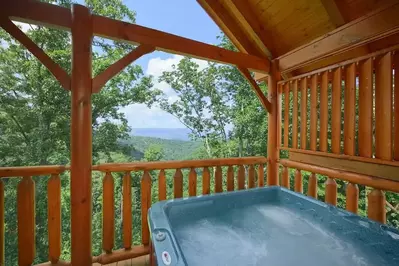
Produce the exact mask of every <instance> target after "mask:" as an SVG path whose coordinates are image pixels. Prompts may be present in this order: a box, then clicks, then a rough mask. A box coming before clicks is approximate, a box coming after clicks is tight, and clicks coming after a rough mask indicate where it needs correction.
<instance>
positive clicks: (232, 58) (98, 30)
mask: <svg viewBox="0 0 399 266" xmlns="http://www.w3.org/2000/svg"><path fill="white" fill-rule="evenodd" d="M4 3H5V4H3V5H4V6H2V8H3V10H2V11H3V12H4V14H6V15H7V16H9V17H10V18H12V19H13V20H15V21H21V22H28V23H31V24H38V25H45V26H49V27H53V28H61V29H70V28H71V21H72V20H71V11H70V10H69V9H68V8H64V7H60V6H57V5H51V4H46V3H43V2H40V1H23V0H6V1H5V2H4ZM33 10H34V12H32V11H33ZM92 21H93V34H94V35H96V36H100V37H104V38H108V39H113V40H118V41H122V42H127V43H132V44H135V45H137V44H146V45H151V46H154V47H155V48H156V49H157V50H160V51H164V52H169V53H174V54H181V55H187V56H191V57H195V58H199V59H204V60H209V61H214V62H219V63H223V64H230V65H239V66H243V67H246V68H248V69H251V70H253V71H259V72H263V73H268V72H269V69H270V62H269V61H268V60H267V59H265V58H260V57H257V56H254V55H249V54H244V53H239V52H233V51H230V50H227V49H223V48H220V47H217V46H214V45H209V44H206V43H202V42H199V41H194V40H191V39H187V38H184V37H180V36H177V35H173V34H170V33H166V32H162V31H158V30H154V29H150V28H146V27H143V26H139V25H136V24H131V23H127V22H123V21H119V20H115V19H111V18H107V17H102V16H97V15H92Z"/></svg>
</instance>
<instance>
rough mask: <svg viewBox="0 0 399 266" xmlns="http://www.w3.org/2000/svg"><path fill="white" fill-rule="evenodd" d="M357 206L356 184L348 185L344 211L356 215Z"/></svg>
mask: <svg viewBox="0 0 399 266" xmlns="http://www.w3.org/2000/svg"><path fill="white" fill-rule="evenodd" d="M358 206H359V187H358V186H357V185H356V184H353V183H349V184H348V185H347V186H346V210H347V211H350V212H353V213H357V209H358Z"/></svg>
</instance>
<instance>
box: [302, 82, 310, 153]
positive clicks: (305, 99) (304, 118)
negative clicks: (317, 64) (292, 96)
mask: <svg viewBox="0 0 399 266" xmlns="http://www.w3.org/2000/svg"><path fill="white" fill-rule="evenodd" d="M307 87H308V84H307V80H306V78H303V79H302V80H301V149H304V150H306V143H307V136H306V134H307V123H308V122H307V104H308V92H307V91H308V88H307Z"/></svg>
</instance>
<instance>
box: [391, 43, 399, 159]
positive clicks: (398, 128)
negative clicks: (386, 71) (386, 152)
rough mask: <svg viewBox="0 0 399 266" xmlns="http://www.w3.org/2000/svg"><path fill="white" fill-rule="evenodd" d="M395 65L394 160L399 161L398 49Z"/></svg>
mask: <svg viewBox="0 0 399 266" xmlns="http://www.w3.org/2000/svg"><path fill="white" fill-rule="evenodd" d="M392 61H393V65H394V68H395V77H394V80H395V85H394V86H395V87H394V93H395V95H394V99H395V106H394V110H395V114H394V116H395V119H394V121H395V125H394V129H395V131H394V138H395V139H394V155H393V156H394V160H396V161H399V52H398V51H396V52H395V53H394V54H393V56H392Z"/></svg>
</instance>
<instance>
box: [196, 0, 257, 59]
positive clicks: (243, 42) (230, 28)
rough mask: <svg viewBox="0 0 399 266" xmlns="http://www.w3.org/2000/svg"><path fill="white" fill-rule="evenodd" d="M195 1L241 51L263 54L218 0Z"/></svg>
mask: <svg viewBox="0 0 399 266" xmlns="http://www.w3.org/2000/svg"><path fill="white" fill-rule="evenodd" d="M197 2H198V3H199V4H200V5H201V6H202V8H203V9H205V11H206V12H207V13H208V14H209V16H210V17H211V18H212V19H213V20H214V21H215V22H216V23H217V24H218V26H219V27H220V28H221V29H222V30H223V31H224V32H225V33H226V35H227V37H229V38H231V39H230V40H232V42H233V44H235V45H237V48H238V49H239V50H240V51H241V52H246V53H248V54H253V55H256V56H264V53H263V52H262V51H261V50H260V49H259V48H258V47H257V46H256V45H255V44H254V43H253V42H251V40H250V38H248V35H247V34H246V33H245V31H243V29H242V28H241V27H240V26H239V24H238V23H237V21H236V20H235V19H234V17H232V16H231V14H230V13H229V12H228V11H227V10H226V9H225V7H224V6H223V5H222V4H221V3H220V2H219V1H218V0H197ZM234 39H235V40H234ZM233 40H234V41H233Z"/></svg>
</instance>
